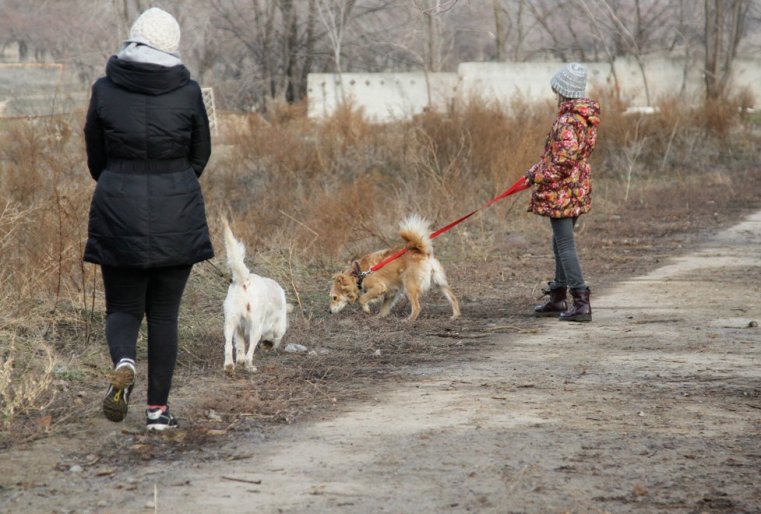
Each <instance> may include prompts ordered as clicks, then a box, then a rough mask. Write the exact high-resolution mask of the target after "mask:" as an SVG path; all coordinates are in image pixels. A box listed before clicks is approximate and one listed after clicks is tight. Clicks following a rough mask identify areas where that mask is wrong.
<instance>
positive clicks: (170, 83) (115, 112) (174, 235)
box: [84, 56, 214, 268]
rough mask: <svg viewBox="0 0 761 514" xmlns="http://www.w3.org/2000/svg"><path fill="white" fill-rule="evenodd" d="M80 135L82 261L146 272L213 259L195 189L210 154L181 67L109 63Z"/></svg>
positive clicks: (197, 93)
mask: <svg viewBox="0 0 761 514" xmlns="http://www.w3.org/2000/svg"><path fill="white" fill-rule="evenodd" d="M84 132H85V143H86V146H87V165H88V167H89V169H90V174H91V175H92V177H93V178H94V179H95V180H96V181H97V185H96V187H95V193H94V194H93V199H92V205H91V207H90V222H89V231H88V239H87V246H86V247H85V254H84V260H85V261H88V262H94V263H98V264H105V265H108V266H119V267H130V268H156V267H163V266H176V265H187V264H194V263H196V262H199V261H202V260H205V259H209V258H211V257H213V256H214V252H213V250H212V246H211V240H210V238H209V229H208V226H207V223H206V212H205V208H204V200H203V195H202V193H201V187H200V184H199V183H198V178H199V177H200V176H201V173H202V172H203V169H204V167H205V166H206V163H207V162H208V160H209V156H210V155H211V138H210V135H209V121H208V118H207V117H206V110H205V108H204V103H203V96H202V95H201V89H200V88H199V87H198V84H197V83H196V82H195V81H193V80H190V72H189V71H188V69H187V68H185V66H182V65H178V66H173V67H164V66H159V65H156V64H147V63H137V62H130V61H125V60H122V59H118V58H117V57H115V56H114V57H111V59H110V60H109V61H108V64H107V66H106V76H105V77H103V78H100V79H98V80H97V81H96V82H95V84H94V85H93V87H92V96H91V98H90V107H89V110H88V112H87V121H86V123H85V129H84Z"/></svg>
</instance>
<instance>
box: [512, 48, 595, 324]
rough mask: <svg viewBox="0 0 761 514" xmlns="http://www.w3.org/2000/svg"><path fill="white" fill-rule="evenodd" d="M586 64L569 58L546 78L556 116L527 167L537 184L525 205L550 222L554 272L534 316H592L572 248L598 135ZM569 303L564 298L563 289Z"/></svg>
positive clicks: (587, 198) (585, 206)
mask: <svg viewBox="0 0 761 514" xmlns="http://www.w3.org/2000/svg"><path fill="white" fill-rule="evenodd" d="M586 82H587V70H586V68H585V67H584V66H583V65H581V64H578V63H571V64H568V65H567V66H565V67H564V68H563V69H561V70H560V71H559V72H557V73H556V74H555V75H554V76H553V77H552V80H551V81H550V85H551V86H552V90H553V91H554V92H555V93H556V94H557V95H558V117H557V119H556V120H555V123H554V124H553V125H552V129H551V130H550V133H549V135H548V136H547V142H546V144H545V146H544V155H543V156H542V159H541V160H540V161H539V162H537V163H536V164H534V165H533V166H532V167H531V169H529V171H528V172H527V173H526V178H527V179H528V181H529V183H530V184H535V185H536V189H535V190H534V192H533V194H532V195H531V205H530V207H529V211H531V212H533V213H535V214H539V215H540V216H547V217H548V218H550V223H551V225H552V251H553V253H554V255H555V278H554V280H553V281H552V282H550V283H549V288H548V289H545V290H544V293H545V294H548V295H549V297H550V299H549V301H548V302H547V303H545V304H543V305H538V306H536V307H535V308H534V313H535V315H537V316H559V318H560V319H561V320H564V321H591V320H592V307H591V305H590V303H589V294H590V291H589V288H588V287H587V285H586V283H585V282H584V277H583V275H582V272H581V265H580V264H579V258H578V255H577V253H576V242H575V241H574V237H573V228H574V226H575V225H576V220H577V219H578V217H579V215H581V214H584V213H586V212H589V209H590V207H591V193H592V179H591V174H590V172H591V170H590V167H589V162H588V159H589V155H590V154H591V153H592V150H594V147H595V142H596V139H597V125H599V123H600V105H599V104H598V103H597V102H596V101H594V100H590V99H589V98H585V97H584V94H585V90H586ZM569 288H570V290H571V295H572V296H573V307H572V308H570V309H569V308H568V305H567V303H566V298H567V293H568V289H569Z"/></svg>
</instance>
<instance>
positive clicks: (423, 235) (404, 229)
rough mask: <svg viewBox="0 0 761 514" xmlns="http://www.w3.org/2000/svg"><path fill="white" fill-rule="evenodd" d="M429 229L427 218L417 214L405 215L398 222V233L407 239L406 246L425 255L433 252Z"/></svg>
mask: <svg viewBox="0 0 761 514" xmlns="http://www.w3.org/2000/svg"><path fill="white" fill-rule="evenodd" d="M430 231H431V229H430V223H429V222H428V220H426V219H425V218H423V217H422V216H419V215H417V214H412V215H411V216H407V218H405V219H404V220H403V221H402V222H401V223H400V224H399V235H400V236H402V239H404V240H405V241H407V248H408V249H410V250H412V251H417V252H420V253H422V254H425V255H429V254H431V253H433V244H432V243H431V238H430V236H429V234H430Z"/></svg>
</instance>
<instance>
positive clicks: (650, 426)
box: [0, 212, 761, 513]
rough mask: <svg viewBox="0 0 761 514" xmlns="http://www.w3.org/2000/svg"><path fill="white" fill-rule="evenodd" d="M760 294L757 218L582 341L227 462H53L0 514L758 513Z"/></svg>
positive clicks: (403, 387) (602, 301)
mask: <svg viewBox="0 0 761 514" xmlns="http://www.w3.org/2000/svg"><path fill="white" fill-rule="evenodd" d="M759 293H761V212H758V213H756V214H755V215H753V216H751V217H749V218H747V219H746V220H745V221H743V222H742V223H740V224H738V225H736V226H734V227H733V228H731V229H730V230H727V231H724V232H722V233H721V234H719V235H718V236H717V237H715V238H713V239H712V240H710V241H709V242H707V243H706V245H705V246H704V247H703V248H702V249H701V250H700V251H698V252H696V253H692V254H690V255H687V256H683V257H679V258H676V259H673V260H670V261H668V262H667V263H666V264H665V265H664V266H662V267H661V268H659V269H656V270H654V271H653V272H652V273H650V274H649V275H647V276H642V277H638V278H635V279H632V280H628V281H626V282H623V283H621V284H619V285H618V286H617V287H615V288H613V289H609V290H607V291H605V292H604V293H602V294H596V295H595V296H593V307H594V322H593V323H591V324H565V323H560V322H558V321H555V320H538V321H537V327H538V330H536V331H535V332H532V333H522V334H514V335H510V336H503V335H500V336H495V338H498V339H495V340H496V342H497V345H496V348H497V349H496V350H491V351H489V352H488V353H487V352H485V353H484V354H483V357H482V358H480V359H477V360H475V361H473V362H470V363H467V364H463V363H461V362H458V363H457V364H456V365H452V366H449V367H436V368H431V367H428V368H415V369H410V370H407V374H408V376H409V380H408V381H406V382H404V383H403V384H400V385H398V386H396V387H393V388H391V389H390V390H387V391H385V392H383V393H380V394H379V395H378V396H377V397H376V398H374V400H373V401H369V402H362V403H357V404H353V405H350V406H348V407H347V408H345V410H344V411H343V412H342V413H341V414H340V415H338V416H331V417H329V418H325V419H324V420H316V421H313V422H309V423H298V424H295V425H292V426H288V427H285V428H282V429H280V430H277V431H274V432H273V433H272V434H270V435H268V436H265V435H261V434H259V435H254V434H250V437H256V439H255V440H254V439H252V440H248V441H246V440H241V439H238V440H235V441H231V442H230V443H229V445H228V446H227V448H226V450H225V452H223V453H225V454H226V455H228V456H229V458H228V459H227V460H221V461H220V460H217V459H210V460H209V461H208V462H204V459H203V458H198V459H194V460H193V461H192V464H189V463H188V460H186V459H181V460H178V461H176V462H172V463H167V462H150V463H146V464H145V465H144V466H137V467H136V468H135V469H131V470H130V472H129V473H123V472H122V470H116V471H114V470H110V471H108V472H104V471H103V470H100V471H98V469H97V468H96V467H94V468H93V469H89V468H88V469H84V470H81V471H79V470H77V469H75V470H74V471H72V470H71V469H69V470H68V471H66V472H58V473H57V474H54V473H51V472H50V471H47V473H46V474H45V470H50V469H51V468H53V467H55V465H56V464H57V463H59V462H60V459H61V456H62V455H65V453H66V451H67V449H66V448H61V449H59V453H58V454H54V453H51V454H50V455H49V459H48V460H49V462H45V461H44V459H43V460H40V461H38V463H37V465H38V466H39V468H38V469H39V473H40V474H39V475H38V476H37V477H36V480H37V482H36V485H35V486H34V487H29V488H28V489H26V490H24V489H18V488H13V489H10V488H6V489H0V495H1V496H0V510H3V511H5V510H7V511H9V512H10V511H12V512H51V511H56V512H68V511H76V512H85V511H91V512H145V511H150V510H157V511H158V512H170V511H171V512H174V511H185V512H210V511H217V512H346V513H354V512H416V513H420V512H432V513H433V512H437V513H438V512H495V513H497V512H499V513H502V512H617V513H618V512H643V513H644V512H647V513H651V512H732V513H737V512H761V480H759V476H761V328H759V327H758V326H757V323H758V322H759V321H761V303H759V301H758V297H759ZM115 436H116V437H118V434H117V435H115ZM9 457H10V459H11V460H9V461H6V468H7V467H9V466H10V467H13V462H17V463H18V465H19V466H24V465H27V464H28V459H26V458H25V456H24V453H23V452H13V453H12V454H11V455H10V456H9ZM13 459H16V460H15V461H14V460H13ZM46 466H47V467H46ZM0 467H1V466H0ZM16 469H18V468H16ZM36 469H37V468H35V469H27V470H26V473H27V474H34V473H36V472H37V471H36ZM99 474H100V475H102V476H98V475H99ZM26 480H29V481H30V482H29V483H34V480H35V478H34V477H32V478H30V477H28V476H27V477H26ZM3 491H6V492H5V493H3Z"/></svg>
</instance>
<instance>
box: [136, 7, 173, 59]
mask: <svg viewBox="0 0 761 514" xmlns="http://www.w3.org/2000/svg"><path fill="white" fill-rule="evenodd" d="M127 41H128V42H131V43H141V44H144V45H148V46H150V47H152V48H155V49H156V50H161V51H162V52H166V53H168V54H177V51H178V50H179V48H180V25H179V23H177V20H175V19H174V16H172V15H171V14H169V13H168V12H166V11H164V10H162V9H159V8H158V7H151V8H150V9H148V10H146V11H143V13H142V14H141V15H140V16H138V17H137V19H136V20H135V23H133V24H132V28H131V29H130V31H129V39H127Z"/></svg>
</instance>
